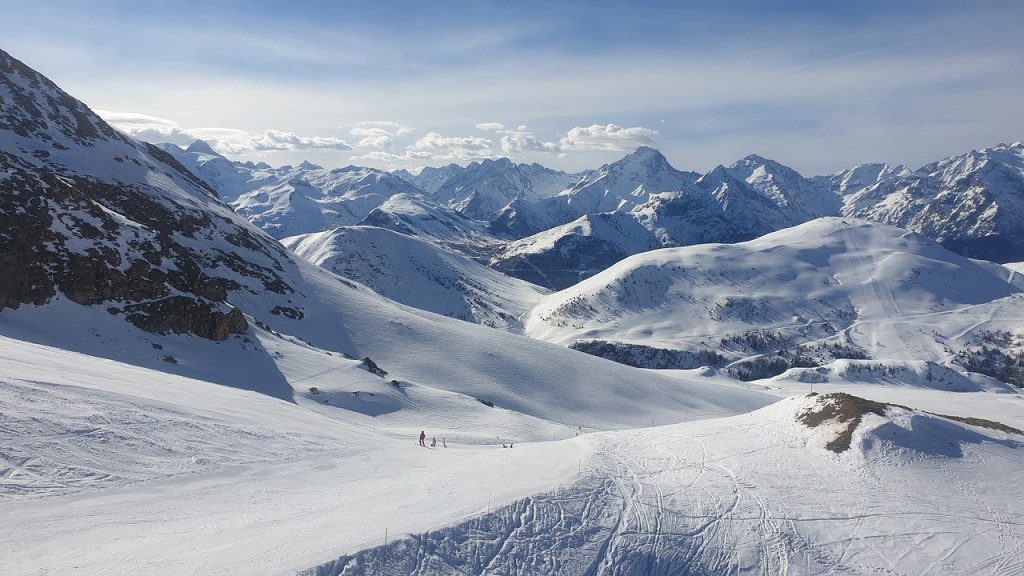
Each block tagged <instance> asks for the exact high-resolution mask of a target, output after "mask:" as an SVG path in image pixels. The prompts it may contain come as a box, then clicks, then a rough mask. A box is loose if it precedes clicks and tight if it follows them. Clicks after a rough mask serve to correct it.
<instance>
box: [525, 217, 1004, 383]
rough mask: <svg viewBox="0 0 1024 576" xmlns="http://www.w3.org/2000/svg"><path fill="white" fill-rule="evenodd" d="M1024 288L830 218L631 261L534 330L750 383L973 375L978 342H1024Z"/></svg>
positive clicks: (548, 303) (559, 298)
mask: <svg viewBox="0 0 1024 576" xmlns="http://www.w3.org/2000/svg"><path fill="white" fill-rule="evenodd" d="M1022 287H1024V281H1022V280H1021V279H1020V277H1019V276H1014V275H1013V273H1012V272H1011V271H1009V270H1007V269H1005V268H1003V267H1001V266H998V265H995V264H991V263H987V262H981V261H974V260H970V259H967V258H964V257H962V256H959V255H957V254H954V253H952V252H950V251H948V250H946V249H945V248H943V247H941V246H940V245H938V244H936V243H935V242H933V241H931V240H928V239H926V238H924V237H922V236H920V235H917V234H914V233H910V232H906V231H905V230H901V229H899V228H893V227H890V226H887V225H883V224H875V223H870V222H866V221H862V220H853V219H841V218H823V219H817V220H813V221H811V222H808V223H806V224H802V225H800V226H796V227H793V228H788V229H785V230H782V231H779V232H775V233H772V234H768V235H766V236H763V237H761V238H758V239H756V240H753V241H749V242H744V243H739V244H731V245H730V244H707V245H698V246H689V247H684V248H666V249H661V250H654V251H651V252H646V253H643V254H638V255H636V256H632V257H630V258H628V259H626V260H623V261H622V262H619V263H618V264H616V265H614V266H612V267H611V268H609V269H607V270H605V271H604V272H602V273H600V274H598V275H596V276H594V277H593V278H590V279H588V280H585V281H583V282H581V283H579V284H578V285H576V286H573V287H571V288H569V289H566V290H563V291H561V292H557V293H555V294H552V295H550V296H547V297H546V298H545V299H544V301H543V302H542V303H541V304H540V305H539V306H538V307H537V308H535V309H534V310H533V311H532V312H531V314H530V316H529V319H528V320H527V325H526V326H527V333H528V334H530V335H533V336H535V337H537V338H542V339H545V340H549V341H552V342H558V343H561V344H563V345H573V346H575V347H577V348H580V349H583V350H586V351H589V352H595V353H601V355H603V356H606V357H614V358H617V359H619V360H622V361H626V362H629V363H639V364H641V365H646V364H647V363H648V362H647V361H645V360H644V358H652V359H654V360H653V361H655V362H662V363H664V364H671V363H672V362H668V361H666V360H665V358H667V357H669V356H672V357H674V358H675V361H676V364H677V367H682V368H694V367H697V366H700V365H712V366H717V367H725V366H729V371H730V372H731V373H732V374H734V375H737V376H739V377H741V378H743V379H750V378H751V377H758V378H760V377H764V376H765V375H771V374H769V373H774V374H777V373H779V372H782V371H783V370H785V369H787V368H790V367H803V366H819V365H823V364H827V363H829V362H831V361H833V360H836V359H842V358H849V359H855V360H871V361H876V362H877V361H896V362H900V361H906V360H910V359H913V360H921V361H931V362H934V363H937V364H944V365H950V366H952V365H954V364H955V365H957V366H958V367H959V369H960V370H964V369H972V370H974V371H981V370H980V369H974V368H971V367H972V366H974V365H978V364H980V363H982V362H983V360H982V359H981V358H978V357H976V356H977V354H976V353H978V352H979V350H980V348H981V347H983V346H986V345H988V346H991V345H992V344H993V342H994V341H995V340H1000V339H1002V340H1006V342H1004V344H1003V345H1002V346H1001V348H1002V349H1003V350H1004V351H1011V350H1015V349H1018V348H1020V346H1021V342H1020V340H1019V339H1020V338H1022V337H1024V333H1021V330H1020V326H1021V325H1024V294H1022V293H1021V292H1022ZM1004 332H1006V333H1007V334H1008V335H1006V336H998V335H999V334H1003V333H1004ZM1015 339H1016V340H1015ZM1014 342H1016V343H1014ZM659 351H660V352H659ZM1008 358H1009V360H1008V361H1010V362H1011V363H1012V362H1016V360H1013V358H1011V357H1008ZM999 361H1000V362H1005V361H1007V358H1003V359H1002V360H999Z"/></svg>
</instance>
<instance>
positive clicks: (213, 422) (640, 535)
mask: <svg viewBox="0 0 1024 576" xmlns="http://www.w3.org/2000/svg"><path fill="white" fill-rule="evenodd" d="M0 373H2V374H3V378H2V381H0V401H2V404H0V407H2V409H0V414H3V415H4V416H3V419H2V421H0V425H2V427H0V430H2V431H3V436H2V443H0V446H3V455H4V460H3V463H2V465H0V466H2V474H0V514H3V517H4V519H5V522H4V523H3V524H2V526H0V542H2V543H3V544H2V545H0V553H2V554H0V572H2V573H4V574H48V573H87V574H124V573H136V572H145V573H148V574H236V573H239V572H242V573H260V574H292V573H296V572H304V573H308V574H372V573H377V571H378V569H379V565H380V562H381V559H382V551H381V550H380V548H379V546H380V544H381V543H382V542H383V541H384V537H385V535H384V530H385V529H387V531H388V539H389V540H390V542H389V546H388V552H387V561H386V562H387V567H388V572H387V573H396V574H399V573H401V574H409V573H420V574H452V573H473V574H483V573H559V574H588V573H598V574H652V573H653V574H658V573H664V574H670V573H680V572H687V571H694V572H700V573H716V574H717V573H740V572H742V573H752V574H780V573H788V574H812V573H821V572H828V571H848V572H852V573H871V572H876V571H892V572H900V573H936V574H942V573H1013V572H1015V571H1017V570H1020V569H1022V568H1024V564H1022V563H1021V554H1022V552H1024V527H1022V526H1021V524H1020V523H1019V522H1016V521H1015V518H1020V517H1021V516H1022V514H1024V510H1022V505H1021V502H1022V500H1021V498H1020V497H1019V496H1020V494H1019V493H1018V492H1019V489H1018V483H1016V482H1012V483H1009V484H1007V482H1006V480H1005V479H1006V478H1012V477H1015V476H1017V475H1019V474H1020V473H1021V472H1022V471H1024V470H1022V468H1024V463H1022V462H1024V461H1022V455H1021V446H1022V442H1024V436H1021V435H1019V434H1014V433H1008V432H1002V431H999V430H992V429H988V428H980V427H976V426H970V425H965V424H962V423H959V422H956V421H951V420H947V419H944V418H940V417H937V416H933V415H930V414H927V413H924V412H919V411H916V410H909V411H908V410H906V409H902V408H892V409H891V410H892V412H891V413H890V414H888V415H886V416H877V415H874V414H868V415H866V416H865V419H864V422H863V423H862V424H861V425H860V426H859V427H857V429H856V430H855V431H854V433H853V437H852V441H851V443H852V447H851V448H850V449H849V450H847V451H845V452H843V453H838V454H837V453H834V452H831V451H829V450H827V449H826V448H824V445H825V444H826V443H827V442H828V441H829V440H830V439H832V438H833V437H834V436H835V434H836V431H837V430H839V429H841V428H842V426H841V425H838V424H828V423H826V424H824V425H822V426H820V427H817V428H810V427H808V426H806V425H804V424H801V423H800V422H799V421H798V416H799V415H800V414H802V413H805V412H808V411H811V410H813V409H814V408H815V406H816V405H817V403H818V402H819V401H818V400H817V399H816V398H808V397H805V396H798V397H792V398H790V399H787V400H783V401H781V402H779V403H776V404H774V405H772V406H770V407H767V408H764V409H761V410H757V411H754V412H751V413H749V414H746V415H740V416H734V417H725V418H713V419H709V420H703V421H698V422H688V423H684V424H676V425H670V426H658V427H656V428H648V429H633V430H622V431H614V430H612V431H606V432H598V433H589V432H587V433H585V434H584V435H582V436H580V437H575V436H574V434H575V431H574V430H573V429H569V428H568V427H564V426H563V427H561V428H563V430H556V427H554V426H552V428H551V431H552V432H560V434H559V435H560V437H567V438H568V439H565V440H559V441H539V442H525V443H517V444H516V445H515V446H514V447H513V448H512V449H504V448H501V447H500V445H498V444H497V443H487V444H483V443H481V442H483V439H482V433H481V434H480V435H478V436H477V437H476V438H468V439H466V440H464V439H461V438H457V437H456V436H454V435H450V436H447V437H446V438H445V442H446V443H447V444H448V448H447V449H445V448H442V447H440V446H438V447H437V448H434V449H433V450H431V449H430V448H420V447H418V446H416V443H415V440H414V433H415V432H414V428H415V427H414V426H410V424H412V423H413V422H416V421H417V420H419V418H420V417H421V416H424V415H426V414H427V413H430V414H432V415H433V416H434V417H437V416H438V415H439V414H443V409H442V408H440V407H439V406H438V405H430V404H426V405H423V406H421V407H419V408H416V407H410V408H409V409H408V410H406V411H404V412H402V418H401V419H400V420H396V419H393V420H391V421H390V422H389V421H387V420H377V419H375V418H372V417H369V416H366V415H359V414H354V413H352V414H351V415H349V416H346V415H345V414H348V413H349V412H350V411H345V412H344V413H342V412H339V411H338V410H337V409H333V410H332V409H329V408H328V407H326V406H323V405H320V404H318V403H314V402H312V401H306V400H301V401H300V402H299V403H298V404H294V403H290V402H287V401H284V400H280V399H276V398H272V397H269V396H267V395H266V394H261V393H257V392H250V391H244V390H239V389H236V388H232V387H225V386H217V385H213V384H210V383H208V382H201V381H196V380H191V379H188V378H183V377H179V376H173V375H169V374H165V373H160V372H156V371H153V370H148V369H144V368H138V367H134V366H128V365H124V364H121V363H117V362H112V361H108V360H101V359H97V358H93V357H88V356H83V355H80V354H75V353H70V352H66V351H63V350H59V349H55V348H50V347H47V346H42V345H34V344H27V343H24V342H19V341H15V340H11V339H8V338H3V339H2V340H0ZM690 378H694V376H690ZM707 387H708V388H709V389H711V390H717V389H723V390H724V389H727V386H724V385H723V386H719V385H717V384H715V383H714V382H713V379H712V381H710V382H709V383H708V384H707ZM933 392H934V391H933ZM934 393H936V394H946V395H948V394H949V393H946V392H934ZM982 396H983V397H985V398H992V397H999V396H1002V397H1003V398H1002V399H1001V400H1003V402H1004V406H1005V407H1004V409H1003V410H1001V411H997V415H999V414H1000V413H1001V415H1003V416H1005V415H1007V413H1013V412H1015V413H1016V414H1017V418H1016V420H1015V421H1011V422H1010V425H1017V426H1020V425H1021V424H1020V421H1021V420H1022V418H1021V417H1020V416H1019V414H1021V413H1024V412H1022V411H1021V410H1020V409H1021V407H1022V406H1021V400H1020V398H1019V397H1018V396H1017V395H1014V396H1013V397H1006V395H994V394H990V393H976V394H972V395H967V396H965V397H964V400H963V401H960V402H958V408H959V409H960V410H961V411H963V410H966V411H970V407H971V406H972V405H975V404H972V403H973V402H974V400H975V397H982ZM976 406H979V412H978V413H976V414H974V415H975V416H978V414H980V415H981V416H983V417H988V418H992V417H993V414H992V413H990V412H984V413H982V412H980V410H981V408H980V407H981V405H980V404H979V405H976ZM30 415H31V416H30ZM453 416H456V415H453ZM457 417H459V418H462V419H465V420H467V421H471V422H474V423H475V425H476V426H478V427H483V426H485V425H486V423H487V422H488V421H490V415H488V414H487V410H484V411H481V412H480V413H478V414H476V415H475V416H474V415H470V414H468V413H465V412H464V413H462V414H458V415H457ZM533 425H535V423H530V422H525V423H521V426H522V428H523V429H528V428H530V427H531V426H533ZM428 434H431V435H432V434H433V430H432V429H431V430H428ZM428 441H429V437H428ZM440 442H441V440H440V439H439V443H440Z"/></svg>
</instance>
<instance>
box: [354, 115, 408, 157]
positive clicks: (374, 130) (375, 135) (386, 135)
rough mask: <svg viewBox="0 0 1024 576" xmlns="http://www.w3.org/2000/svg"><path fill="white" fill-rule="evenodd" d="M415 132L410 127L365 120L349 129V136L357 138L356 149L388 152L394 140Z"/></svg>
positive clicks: (383, 121)
mask: <svg viewBox="0 0 1024 576" xmlns="http://www.w3.org/2000/svg"><path fill="white" fill-rule="evenodd" d="M413 130H415V128H413V127H412V126H406V125H405V124H399V123H398V122H390V121H386V120H367V121H364V122H358V123H356V124H355V125H354V126H352V128H350V129H349V134H351V135H353V136H356V137H358V138H359V141H358V142H357V143H356V148H377V149H380V150H390V149H391V148H392V147H393V146H394V141H395V138H398V137H401V136H404V135H405V134H408V133H409V132H412V131H413Z"/></svg>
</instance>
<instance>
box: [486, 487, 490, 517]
mask: <svg viewBox="0 0 1024 576" xmlns="http://www.w3.org/2000/svg"><path fill="white" fill-rule="evenodd" d="M487 513H488V514H490V513H491V491H490V490H488V491H487Z"/></svg>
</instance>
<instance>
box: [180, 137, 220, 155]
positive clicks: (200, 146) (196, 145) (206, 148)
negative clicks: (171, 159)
mask: <svg viewBox="0 0 1024 576" xmlns="http://www.w3.org/2000/svg"><path fill="white" fill-rule="evenodd" d="M185 152H194V153H196V154H209V155H210V156H220V154H218V153H217V152H216V151H215V150H214V149H213V147H212V146H210V143H209V142H207V141H206V140H196V141H195V142H193V143H191V144H189V145H188V148H185Z"/></svg>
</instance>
